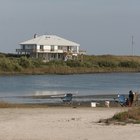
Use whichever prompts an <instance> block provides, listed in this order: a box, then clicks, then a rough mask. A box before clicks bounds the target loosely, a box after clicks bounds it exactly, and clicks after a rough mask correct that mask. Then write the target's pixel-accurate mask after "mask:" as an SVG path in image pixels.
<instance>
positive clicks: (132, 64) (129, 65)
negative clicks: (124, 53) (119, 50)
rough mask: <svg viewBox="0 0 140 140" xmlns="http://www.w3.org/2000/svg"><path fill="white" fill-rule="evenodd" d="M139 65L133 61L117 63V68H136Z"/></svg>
mask: <svg viewBox="0 0 140 140" xmlns="http://www.w3.org/2000/svg"><path fill="white" fill-rule="evenodd" d="M139 66H140V64H139V63H138V62H135V61H123V62H120V63H119V67H127V68H138V67H139Z"/></svg>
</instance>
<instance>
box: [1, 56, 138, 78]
mask: <svg viewBox="0 0 140 140" xmlns="http://www.w3.org/2000/svg"><path fill="white" fill-rule="evenodd" d="M101 72H140V56H114V55H98V56H94V55H92V56H91V55H85V56H83V57H78V59H77V60H68V61H66V62H65V61H50V62H43V61H42V60H40V59H31V58H27V57H24V56H22V57H9V56H6V55H4V54H1V55H0V74H1V75H2V74H81V73H101Z"/></svg>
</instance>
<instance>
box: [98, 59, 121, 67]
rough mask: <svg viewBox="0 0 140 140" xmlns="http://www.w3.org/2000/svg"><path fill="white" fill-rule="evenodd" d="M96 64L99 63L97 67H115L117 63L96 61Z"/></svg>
mask: <svg viewBox="0 0 140 140" xmlns="http://www.w3.org/2000/svg"><path fill="white" fill-rule="evenodd" d="M97 64H98V65H99V67H112V68H113V67H117V66H118V65H117V64H116V63H115V62H112V61H105V60H104V61H99V62H97Z"/></svg>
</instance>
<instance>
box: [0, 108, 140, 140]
mask: <svg viewBox="0 0 140 140" xmlns="http://www.w3.org/2000/svg"><path fill="white" fill-rule="evenodd" d="M123 110H124V108H90V107H89V108H88V107H87V108H55V107H54V108H53V107H50V108H20V109H18V108H17V109H16V108H13V109H12V108H11V109H10V108H9V109H0V140H125V139H126V140H139V139H140V125H138V124H135V125H134V124H129V125H125V126H122V125H109V126H107V125H104V124H98V123H97V121H98V120H99V119H104V118H108V117H111V116H112V115H113V114H115V113H116V112H120V111H123Z"/></svg>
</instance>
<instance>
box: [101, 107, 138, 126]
mask: <svg viewBox="0 0 140 140" xmlns="http://www.w3.org/2000/svg"><path fill="white" fill-rule="evenodd" d="M99 123H105V124H107V125H109V124H122V125H125V124H128V123H133V124H140V107H133V108H132V109H129V110H128V111H125V112H120V113H117V114H115V115H114V116H113V117H112V118H109V119H102V120H99Z"/></svg>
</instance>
